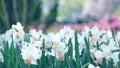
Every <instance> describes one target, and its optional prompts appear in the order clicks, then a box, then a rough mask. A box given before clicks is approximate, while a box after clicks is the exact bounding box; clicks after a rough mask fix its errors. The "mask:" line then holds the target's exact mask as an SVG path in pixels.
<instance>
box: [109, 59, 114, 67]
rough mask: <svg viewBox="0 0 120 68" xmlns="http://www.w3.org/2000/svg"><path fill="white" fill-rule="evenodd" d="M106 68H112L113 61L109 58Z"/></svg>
mask: <svg viewBox="0 0 120 68" xmlns="http://www.w3.org/2000/svg"><path fill="white" fill-rule="evenodd" d="M108 68H114V61H113V59H112V58H110V59H109V61H108Z"/></svg>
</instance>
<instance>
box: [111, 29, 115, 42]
mask: <svg viewBox="0 0 120 68" xmlns="http://www.w3.org/2000/svg"><path fill="white" fill-rule="evenodd" d="M111 32H112V37H113V39H114V41H115V32H114V29H113V28H111Z"/></svg>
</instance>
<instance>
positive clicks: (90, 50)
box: [0, 22, 120, 68]
mask: <svg viewBox="0 0 120 68" xmlns="http://www.w3.org/2000/svg"><path fill="white" fill-rule="evenodd" d="M0 49H1V53H0V61H1V62H0V68H114V67H117V68H120V32H119V31H118V32H117V34H115V33H114V30H113V29H111V31H109V30H99V29H98V28H97V27H93V28H91V29H90V28H88V27H85V29H84V30H83V31H80V30H79V31H74V30H73V29H71V28H70V27H64V28H63V29H61V30H60V31H59V32H57V33H48V34H43V33H42V31H36V30H30V32H29V33H25V32H24V30H23V26H22V25H21V24H20V23H19V22H18V23H17V25H12V29H10V30H7V31H6V33H5V34H2V35H0Z"/></svg>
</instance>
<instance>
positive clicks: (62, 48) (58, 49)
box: [52, 43, 68, 60]
mask: <svg viewBox="0 0 120 68" xmlns="http://www.w3.org/2000/svg"><path fill="white" fill-rule="evenodd" d="M52 49H53V50H55V55H56V57H57V58H58V59H59V60H64V55H65V53H67V52H68V47H66V45H65V44H64V43H54V44H53V46H52Z"/></svg>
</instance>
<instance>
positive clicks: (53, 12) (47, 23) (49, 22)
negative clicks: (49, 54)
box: [43, 0, 59, 33]
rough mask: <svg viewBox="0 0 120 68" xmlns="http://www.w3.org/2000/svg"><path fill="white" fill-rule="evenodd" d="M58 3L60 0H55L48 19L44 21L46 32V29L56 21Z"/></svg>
mask: <svg viewBox="0 0 120 68" xmlns="http://www.w3.org/2000/svg"><path fill="white" fill-rule="evenodd" d="M58 3H59V0H54V4H53V7H51V8H50V12H49V14H48V16H47V17H46V20H45V22H44V28H43V31H44V32H45V33H46V30H47V29H48V28H49V27H50V26H51V25H52V24H54V22H55V21H56V17H57V12H58V11H57V9H58Z"/></svg>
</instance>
